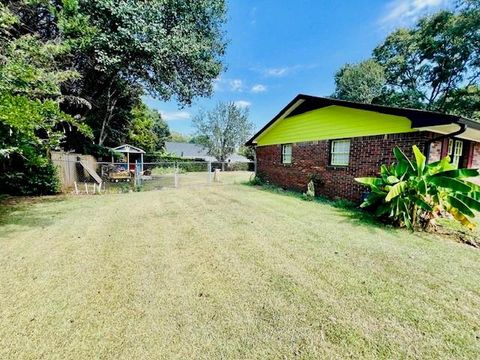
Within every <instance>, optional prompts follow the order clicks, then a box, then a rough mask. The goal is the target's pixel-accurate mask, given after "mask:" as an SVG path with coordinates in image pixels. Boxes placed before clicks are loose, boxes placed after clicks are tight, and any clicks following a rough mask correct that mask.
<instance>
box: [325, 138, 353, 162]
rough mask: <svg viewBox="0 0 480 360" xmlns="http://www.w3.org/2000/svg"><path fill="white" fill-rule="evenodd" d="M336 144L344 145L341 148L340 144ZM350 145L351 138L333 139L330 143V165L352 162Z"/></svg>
mask: <svg viewBox="0 0 480 360" xmlns="http://www.w3.org/2000/svg"><path fill="white" fill-rule="evenodd" d="M336 145H342V146H341V148H340V149H339V146H336ZM345 145H347V146H345ZM350 146H351V141H350V139H341V140H332V141H331V145H330V165H333V166H348V165H349V164H350Z"/></svg>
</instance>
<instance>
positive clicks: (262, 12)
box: [146, 0, 453, 134]
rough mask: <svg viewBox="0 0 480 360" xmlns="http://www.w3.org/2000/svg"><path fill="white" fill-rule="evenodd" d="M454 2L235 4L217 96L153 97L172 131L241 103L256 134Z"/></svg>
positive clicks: (242, 0) (234, 0) (236, 0)
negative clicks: (393, 35) (298, 100)
mask: <svg viewBox="0 0 480 360" xmlns="http://www.w3.org/2000/svg"><path fill="white" fill-rule="evenodd" d="M452 3H453V0H391V1H390V0H387V1H385V0H383V1H381V0H355V1H354V0H344V1H334V0H295V1H293V0H292V1H283V0H282V1H279V0H256V1H255V0H230V1H229V12H228V23H227V25H226V31H227V37H228V40H229V46H228V48H227V54H226V57H225V64H226V66H227V69H226V71H225V72H224V73H222V75H221V76H220V77H219V79H218V80H217V81H216V83H215V89H216V90H215V94H214V95H213V96H212V97H211V98H208V99H196V100H195V101H194V103H193V105H192V106H191V107H187V108H183V109H179V107H178V105H177V104H176V103H175V102H174V101H171V102H162V101H158V100H155V99H152V98H149V97H147V98H146V102H147V104H148V105H149V106H151V107H153V108H155V109H157V110H159V111H160V112H161V113H162V115H163V118H164V119H166V120H167V122H168V124H169V126H170V129H171V130H174V131H179V132H182V133H185V134H192V133H193V132H194V129H193V127H192V124H191V118H192V117H193V116H194V115H195V113H196V112H197V111H198V109H199V108H206V109H208V108H211V107H213V106H214V105H215V104H216V103H217V102H218V101H235V102H237V104H239V105H241V106H248V107H249V109H250V120H251V121H252V122H253V123H254V125H255V129H259V128H260V127H261V126H263V124H265V123H266V122H268V121H269V120H270V119H271V118H273V117H274V116H275V115H276V114H277V113H278V112H279V111H280V110H281V109H282V108H283V107H284V106H285V105H286V104H287V103H288V102H289V101H290V100H291V99H292V98H293V97H295V96H296V95H297V94H299V93H305V94H310V95H318V96H328V95H330V94H332V92H333V90H334V80H333V78H334V74H335V72H336V71H337V70H338V69H339V68H340V67H341V66H342V65H343V64H345V63H354V62H358V61H361V60H363V59H365V58H368V57H369V56H370V54H371V51H372V49H373V48H374V47H375V46H376V45H378V44H379V43H381V42H382V40H383V39H384V38H385V36H386V35H387V34H388V33H389V32H390V31H392V30H393V29H395V28H397V27H400V26H410V25H412V24H413V23H415V21H416V20H417V19H418V17H420V16H422V15H424V14H427V13H431V12H434V11H436V10H438V9H441V8H446V7H449V6H451V5H452Z"/></svg>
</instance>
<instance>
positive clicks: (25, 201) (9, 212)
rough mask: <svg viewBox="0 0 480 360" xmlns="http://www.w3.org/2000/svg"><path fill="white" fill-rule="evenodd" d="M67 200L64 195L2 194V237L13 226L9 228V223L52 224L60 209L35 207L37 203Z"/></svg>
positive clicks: (0, 213)
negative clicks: (26, 195) (29, 195)
mask: <svg viewBox="0 0 480 360" xmlns="http://www.w3.org/2000/svg"><path fill="white" fill-rule="evenodd" d="M64 200H65V197H64V196H42V197H13V196H2V197H1V198H0V228H1V231H0V238H2V237H6V236H7V235H8V234H9V233H10V232H12V231H14V229H13V228H11V229H7V228H6V226H8V225H18V226H21V227H45V226H48V225H51V224H52V223H53V222H54V220H55V216H56V215H58V211H55V210H54V209H52V210H45V209H42V210H41V211H40V210H39V209H35V208H34V206H35V205H37V204H48V203H60V202H63V201H64Z"/></svg>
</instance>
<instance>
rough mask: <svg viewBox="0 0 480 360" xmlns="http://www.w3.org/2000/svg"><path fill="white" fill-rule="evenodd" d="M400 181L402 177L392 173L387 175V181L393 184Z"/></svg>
mask: <svg viewBox="0 0 480 360" xmlns="http://www.w3.org/2000/svg"><path fill="white" fill-rule="evenodd" d="M399 181H400V179H399V178H397V177H396V176H393V175H391V176H389V177H387V182H388V183H389V184H391V185H393V184H396V183H398V182H399Z"/></svg>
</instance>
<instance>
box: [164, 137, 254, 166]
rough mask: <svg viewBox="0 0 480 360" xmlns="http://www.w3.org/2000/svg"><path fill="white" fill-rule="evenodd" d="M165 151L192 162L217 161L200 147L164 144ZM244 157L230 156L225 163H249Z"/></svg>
mask: <svg viewBox="0 0 480 360" xmlns="http://www.w3.org/2000/svg"><path fill="white" fill-rule="evenodd" d="M165 150H166V151H167V152H168V153H171V154H175V155H176V156H178V157H181V158H184V159H191V160H192V161H199V160H200V161H211V162H215V161H218V160H217V159H216V158H215V157H214V156H210V155H208V150H207V149H205V148H204V147H203V146H201V145H197V144H190V143H181V142H169V141H167V142H165ZM249 161H250V160H248V159H247V158H246V157H245V156H242V155H238V154H232V155H230V156H229V157H228V158H227V160H226V162H232V163H236V162H249Z"/></svg>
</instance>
